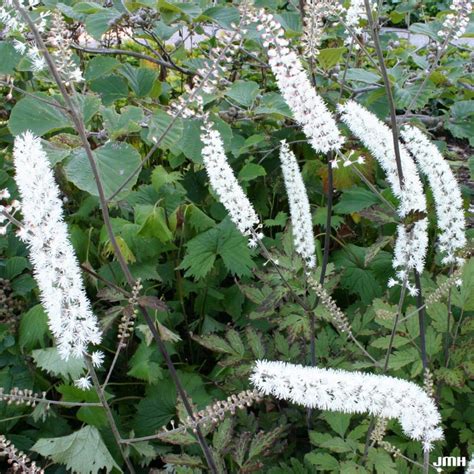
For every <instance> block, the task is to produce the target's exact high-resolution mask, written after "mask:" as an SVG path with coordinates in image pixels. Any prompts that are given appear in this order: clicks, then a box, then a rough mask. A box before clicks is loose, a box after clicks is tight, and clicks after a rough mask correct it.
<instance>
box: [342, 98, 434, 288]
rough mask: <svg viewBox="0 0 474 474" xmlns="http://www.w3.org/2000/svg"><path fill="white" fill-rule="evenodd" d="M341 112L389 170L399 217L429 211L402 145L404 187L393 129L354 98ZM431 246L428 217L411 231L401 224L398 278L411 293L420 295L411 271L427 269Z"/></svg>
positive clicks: (348, 123)
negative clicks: (396, 160)
mask: <svg viewBox="0 0 474 474" xmlns="http://www.w3.org/2000/svg"><path fill="white" fill-rule="evenodd" d="M339 111H340V112H341V114H342V120H343V121H344V122H345V123H346V124H347V126H348V127H349V129H350V130H351V132H352V133H353V134H354V135H355V136H356V137H357V138H359V140H361V141H362V143H363V144H364V145H365V146H366V147H367V148H368V149H369V150H370V152H371V153H372V155H373V156H374V157H375V158H376V159H377V161H378V162H379V164H380V166H381V167H382V169H383V170H384V171H385V173H386V175H387V180H388V182H389V183H390V186H391V188H392V190H393V193H394V194H395V196H396V197H397V198H398V199H399V200H400V204H399V207H398V214H399V216H400V217H401V218H405V217H407V216H408V215H409V214H410V213H420V212H421V213H426V199H425V194H424V192H423V186H422V184H421V181H420V177H419V175H418V171H417V169H416V165H415V163H414V161H413V159H412V158H411V156H410V154H409V153H408V151H407V150H406V148H405V147H404V146H403V145H402V144H400V157H401V162H402V163H401V164H402V169H403V176H404V183H403V189H402V188H401V186H400V180H399V178H398V171H397V165H396V162H395V150H394V146H393V137H392V132H391V131H390V129H389V128H388V127H387V126H386V125H385V124H384V123H382V122H381V121H380V120H379V119H378V118H377V117H376V116H375V115H374V114H373V113H372V112H369V111H368V110H367V109H366V108H365V107H363V106H362V105H360V104H358V103H357V102H354V101H352V100H349V101H347V102H346V103H345V104H343V105H340V106H339ZM427 248H428V219H427V218H422V219H420V220H417V221H416V222H415V223H414V225H413V228H412V230H411V231H407V229H406V228H405V226H404V225H399V226H398V237H397V241H396V243H395V255H394V260H393V266H394V268H395V269H397V277H398V279H399V280H400V281H402V282H403V281H406V282H407V287H408V290H409V291H410V293H411V294H416V289H415V288H414V287H413V286H412V285H411V284H410V283H409V282H408V271H409V270H412V269H414V270H416V271H417V272H418V273H421V272H422V271H423V268H424V265H425V257H426V251H427ZM392 283H395V281H393V280H392V281H391V282H390V284H392Z"/></svg>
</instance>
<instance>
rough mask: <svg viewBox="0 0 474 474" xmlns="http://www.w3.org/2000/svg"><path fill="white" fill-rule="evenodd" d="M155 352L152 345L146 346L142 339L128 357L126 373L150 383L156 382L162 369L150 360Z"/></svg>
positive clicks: (161, 373)
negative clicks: (130, 356)
mask: <svg viewBox="0 0 474 474" xmlns="http://www.w3.org/2000/svg"><path fill="white" fill-rule="evenodd" d="M155 354H156V350H155V348H154V346H147V344H146V342H145V341H142V342H141V343H140V345H139V346H138V349H137V350H136V351H135V354H133V356H132V358H131V359H130V362H129V366H130V370H129V371H128V372H127V374H128V375H131V376H132V377H135V378H137V379H140V380H145V381H146V382H148V383H150V384H151V385H153V384H156V383H158V380H159V379H161V378H162V377H163V371H162V370H161V368H160V365H159V364H158V363H157V362H154V361H153V360H152V357H153V355H155Z"/></svg>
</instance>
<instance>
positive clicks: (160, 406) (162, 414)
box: [133, 379, 176, 436]
mask: <svg viewBox="0 0 474 474" xmlns="http://www.w3.org/2000/svg"><path fill="white" fill-rule="evenodd" d="M175 416H176V389H175V386H174V384H173V382H171V380H169V379H164V380H162V381H161V382H160V383H159V384H158V385H155V386H152V387H150V388H149V389H148V390H147V396H146V398H144V399H143V400H141V401H140V403H139V404H138V406H137V414H136V417H135V420H134V423H133V424H134V430H135V434H136V435H137V436H147V435H149V434H150V433H155V432H156V431H157V430H158V429H159V428H161V427H162V426H165V425H167V424H168V423H169V421H170V420H171V419H172V418H174V417H175Z"/></svg>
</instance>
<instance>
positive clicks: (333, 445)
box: [321, 438, 352, 453]
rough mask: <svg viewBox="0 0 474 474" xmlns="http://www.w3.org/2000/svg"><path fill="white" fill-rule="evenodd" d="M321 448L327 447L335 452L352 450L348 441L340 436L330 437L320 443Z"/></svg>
mask: <svg viewBox="0 0 474 474" xmlns="http://www.w3.org/2000/svg"><path fill="white" fill-rule="evenodd" d="M321 448H327V449H329V450H330V451H334V452H335V453H348V452H350V451H352V447H351V445H350V444H349V442H348V441H344V440H343V439H342V438H330V439H328V440H327V441H324V442H323V443H321Z"/></svg>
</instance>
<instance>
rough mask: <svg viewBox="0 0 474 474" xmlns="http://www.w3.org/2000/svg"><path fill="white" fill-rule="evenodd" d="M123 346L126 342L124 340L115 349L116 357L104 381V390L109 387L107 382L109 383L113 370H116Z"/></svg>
mask: <svg viewBox="0 0 474 474" xmlns="http://www.w3.org/2000/svg"><path fill="white" fill-rule="evenodd" d="M123 347H124V344H123V343H122V342H119V345H118V347H117V350H116V351H115V354H114V358H113V360H112V363H111V364H110V367H109V370H108V372H107V376H106V377H105V380H104V383H103V384H102V390H105V388H106V387H107V384H108V383H109V380H110V377H111V376H112V372H113V371H114V368H115V365H116V364H117V360H118V358H119V355H120V352H121V351H122V348H123Z"/></svg>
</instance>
